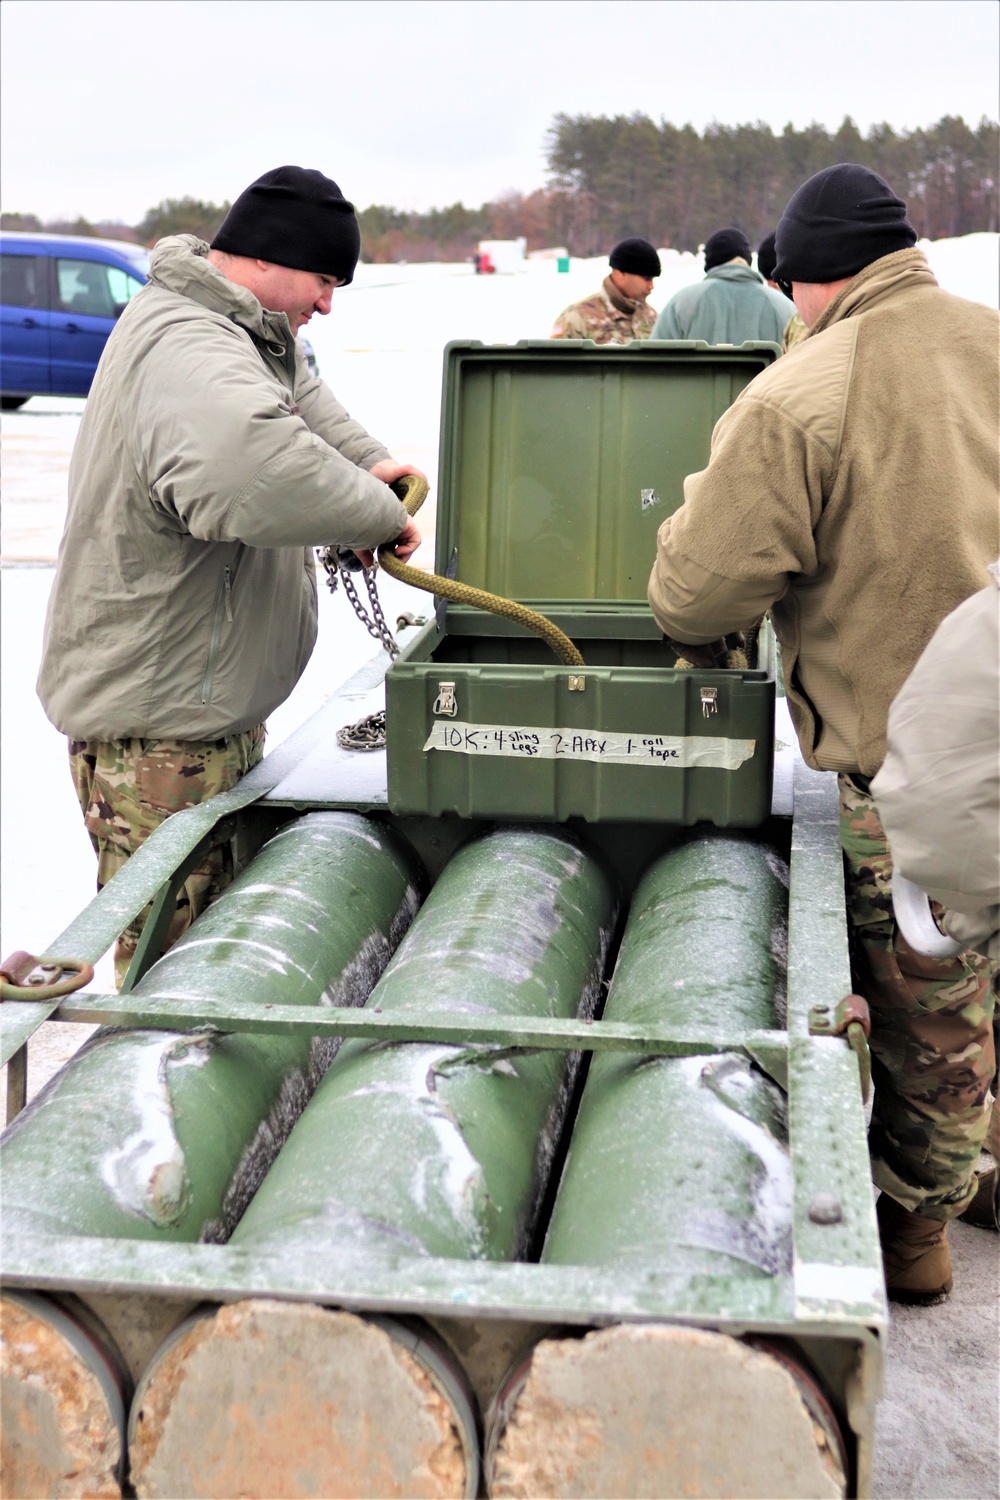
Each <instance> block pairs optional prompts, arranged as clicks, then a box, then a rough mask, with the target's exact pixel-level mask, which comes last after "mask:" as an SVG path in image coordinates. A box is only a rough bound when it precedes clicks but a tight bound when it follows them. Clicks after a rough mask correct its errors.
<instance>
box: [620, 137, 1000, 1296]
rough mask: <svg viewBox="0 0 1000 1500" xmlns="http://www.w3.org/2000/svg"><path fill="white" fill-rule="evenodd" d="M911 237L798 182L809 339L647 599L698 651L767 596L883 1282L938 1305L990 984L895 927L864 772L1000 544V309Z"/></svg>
mask: <svg viewBox="0 0 1000 1500" xmlns="http://www.w3.org/2000/svg"><path fill="white" fill-rule="evenodd" d="M915 242H916V235H915V233H914V231H913V229H912V228H911V226H910V224H909V223H908V222H907V219H906V208H905V204H903V203H902V202H901V201H900V200H899V199H898V198H896V197H895V196H894V194H893V193H892V190H891V189H890V188H889V187H888V185H887V184H886V183H885V182H884V181H883V180H882V179H881V178H880V177H878V176H877V175H876V174H875V173H874V172H871V171H869V170H868V169H867V168H865V167H861V166H855V165H850V164H841V165H839V166H835V167H828V168H826V169H825V170H824V171H822V172H819V173H817V174H816V176H814V177H812V178H810V179H809V181H808V182H806V183H805V184H804V185H803V186H802V187H801V188H799V190H798V191H797V192H796V193H795V194H794V196H793V197H792V199H791V201H790V202H789V204H788V207H787V208H786V210H785V213H784V215H783V217H782V219H781V222H780V224H779V226H778V230H777V250H778V263H777V266H776V268H775V278H776V280H777V281H778V283H779V284H780V285H782V290H787V291H788V292H789V293H790V294H791V295H792V296H793V298H794V301H795V305H796V307H797V309H798V311H799V312H800V313H801V315H802V317H803V319H804V321H805V323H806V324H807V325H808V326H809V334H808V336H807V337H806V338H805V339H804V340H803V341H802V342H801V343H800V344H798V345H797V346H796V347H795V348H794V349H793V350H792V351H791V352H790V353H789V354H788V355H787V356H786V358H784V359H782V360H780V361H778V363H776V364H775V365H773V366H771V367H770V368H769V369H768V370H767V371H765V372H764V373H763V374H762V375H760V376H759V377H758V378H757V379H756V380H755V381H753V382H752V383H751V385H749V386H748V387H747V388H746V389H745V390H744V391H743V392H742V394H741V395H740V397H739V398H738V400H737V401H735V402H734V404H733V405H732V407H731V408H730V409H729V410H728V411H727V412H726V414H725V415H724V416H723V417H722V418H721V419H720V421H719V423H718V424H717V426H716V429H715V432H714V434H713V439H712V452H711V458H710V461H709V465H708V467H707V468H706V469H705V470H703V471H702V472H701V473H699V474H692V475H691V476H690V477H689V478H688V480H687V481H686V484H685V490H684V504H683V506H682V507H681V508H680V510H679V511H678V512H677V513H676V514H675V515H674V516H673V517H671V518H670V519H669V520H668V521H666V522H665V523H664V525H663V526H662V527H661V528H660V532H659V538H658V546H657V558H656V563H655V566H654V568H653V572H652V576H651V578H650V583H649V602H650V605H651V606H652V609H653V612H654V614H655V615H656V618H657V620H658V621H659V623H660V625H661V627H662V629H663V630H664V631H665V632H666V633H667V635H668V636H670V637H671V638H673V639H674V640H676V641H679V642H683V643H685V651H684V654H685V656H687V657H688V658H689V659H691V658H692V656H694V657H696V658H697V654H698V652H697V648H698V646H699V645H704V644H705V643H709V642H714V641H717V640H718V638H719V637H721V636H723V635H725V634H726V633H727V632H729V631H733V630H738V629H741V628H743V627H746V626H748V625H750V624H752V623H753V622H754V621H755V620H757V619H759V617H760V616H761V615H762V614H763V613H764V612H765V611H767V610H770V611H771V617H772V619H773V622H774V626H775V630H776V633H777V635H778V639H779V641H780V643H781V650H782V662H783V668H784V679H785V685H786V690H787V693H788V699H789V707H790V709H791V713H792V718H793V720H794V723H795V727H796V730H797V732H798V737H799V741H800V744H801V748H802V754H803V756H804V758H805V760H806V761H807V762H808V764H809V765H811V766H813V767H815V768H816V769H818V770H826V771H836V772H837V773H838V774H839V777H840V784H841V819H842V824H841V826H842V840H843V844H844V850H845V855H846V864H847V896H848V914H849V920H850V922H851V926H852V933H853V938H854V953H855V964H856V978H855V982H856V984H857V986H858V988H859V990H860V992H861V993H862V994H864V995H865V997H866V999H867V1000H868V1002H869V1005H870V1007H871V1011H872V1037H871V1044H872V1053H873V1064H874V1068H875V1082H876V1103H875V1113H874V1116H873V1119H872V1126H871V1132H870V1136H869V1146H870V1150H871V1157H872V1169H873V1177H874V1180H875V1183H876V1185H877V1186H878V1187H879V1188H881V1190H882V1196H881V1197H880V1199H879V1203H878V1217H879V1229H880V1234H881V1238H882V1248H883V1259H884V1263H885V1269H886V1280H887V1285H888V1290H889V1295H890V1296H891V1297H893V1298H895V1299H896V1300H903V1301H917V1302H930V1301H935V1300H939V1299H940V1298H941V1297H943V1296H945V1295H946V1294H947V1292H948V1291H949V1290H950V1288H951V1269H950V1258H949V1253H948V1242H947V1238H946V1223H947V1220H948V1219H949V1218H953V1217H955V1216H957V1215H958V1214H960V1213H962V1212H963V1210H964V1209H965V1208H966V1206H967V1205H968V1203H969V1202H970V1200H971V1199H972V1197H973V1195H974V1194H975V1192H976V1177H975V1166H976V1162H977V1159H978V1156H979V1151H980V1147H981V1145H982V1143H983V1140H984V1138H985V1134H986V1129H987V1124H988V1119H989V1106H990V1094H989V1086H990V1082H991V1079H992V1074H993V1040H992V1031H991V1025H990V1019H991V1014H992V1007H993V997H992V994H991V991H990V986H989V982H988V981H989V964H988V961H987V960H986V959H985V958H984V957H982V956H981V955H977V954H973V953H966V954H962V955H960V956H959V958H957V959H954V960H950V961H948V962H943V963H942V962H938V961H935V960H929V959H925V958H922V957H920V956H919V955H917V954H915V953H914V952H913V951H912V950H911V949H909V947H908V946H907V944H906V942H905V940H904V939H903V938H902V936H901V935H900V934H899V933H898V932H897V930H896V925H895V922H894V919H893V912H892V901H891V893H890V887H891V860H890V857H889V852H888V846H887V844H886V840H885V835H884V832H883V830H882V827H881V824H880V821H879V817H878V810H877V808H876V805H875V801H874V799H873V798H872V796H871V792H870V787H869V783H870V780H871V778H872V777H873V776H874V774H875V773H876V771H878V769H879V767H880V765H881V764H882V760H883V757H884V755H885V744H886V721H887V716H888V711H889V705H890V704H891V702H892V700H893V698H894V697H895V696H896V694H897V692H898V691H899V689H900V688H901V687H902V685H903V683H904V682H905V680H906V678H907V676H908V675H909V673H910V671H911V670H912V668H913V666H914V664H915V662H916V660H917V658H918V657H919V656H920V654H921V652H922V651H923V649H924V647H925V646H926V644H927V642H928V641H929V640H930V638H931V636H932V635H933V633H934V631H935V629H936V628H937V626H938V624H939V623H940V622H941V620H943V619H944V617H945V616H946V615H948V614H949V613H950V612H951V611H952V610H953V609H954V608H955V607H956V606H957V605H958V604H960V603H961V602H962V600H963V599H966V598H967V597H968V596H969V595H971V594H974V593H976V592H977V590H978V589H980V588H981V587H982V581H983V574H984V570H985V568H986V567H987V566H988V564H989V563H990V562H991V561H992V560H993V559H994V558H995V557H996V555H997V550H998V541H1000V535H998V533H1000V520H998V503H997V496H998V454H997V432H998V424H1000V410H998V388H1000V380H998V374H1000V372H998V361H997V341H998V334H1000V319H998V316H997V314H996V313H995V312H993V311H992V310H990V309H988V308H986V307H984V306H980V305H979V304H977V303H971V302H966V301H963V300H961V299H960V298H957V297H952V296H950V295H949V294H948V293H946V292H943V291H942V290H941V289H940V288H939V287H938V285H937V282H936V281H935V278H934V276H933V274H932V272H931V270H930V267H929V266H928V264H927V260H926V257H925V256H924V255H923V253H922V252H921V251H920V250H918V249H916V248H914V247H915ZM706 649H707V648H706ZM713 659H714V657H713V656H712V654H711V653H709V655H708V656H707V657H706V662H710V661H711V660H713ZM928 795H933V789H929V792H928Z"/></svg>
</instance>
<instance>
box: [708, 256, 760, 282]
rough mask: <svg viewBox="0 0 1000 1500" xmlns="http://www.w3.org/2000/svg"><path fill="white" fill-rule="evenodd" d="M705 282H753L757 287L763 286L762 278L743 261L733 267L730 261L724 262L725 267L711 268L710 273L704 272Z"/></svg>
mask: <svg viewBox="0 0 1000 1500" xmlns="http://www.w3.org/2000/svg"><path fill="white" fill-rule="evenodd" d="M705 280H706V281H755V282H756V283H757V285H758V286H763V285H764V278H763V276H762V275H761V274H760V272H759V271H755V270H754V268H753V266H748V265H747V264H746V262H745V261H741V262H740V264H739V265H738V266H737V265H733V263H732V261H728V260H727V261H726V263H725V265H722V266H713V267H712V269H711V270H710V271H706V272H705Z"/></svg>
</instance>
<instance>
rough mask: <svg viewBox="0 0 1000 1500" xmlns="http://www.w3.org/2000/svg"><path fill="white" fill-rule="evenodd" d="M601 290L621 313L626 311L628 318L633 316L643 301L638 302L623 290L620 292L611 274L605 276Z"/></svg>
mask: <svg viewBox="0 0 1000 1500" xmlns="http://www.w3.org/2000/svg"><path fill="white" fill-rule="evenodd" d="M601 291H602V292H603V293H604V295H605V297H607V299H608V301H609V302H610V303H611V306H612V307H614V308H617V310H618V311H619V312H620V313H624V314H625V316H626V318H631V317H632V316H633V314H634V313H635V312H636V311H637V310H638V308H640V307H641V306H642V303H641V302H636V301H634V300H633V298H631V297H626V296H625V294H624V293H623V292H620V291H619V290H618V288H617V287H616V286H615V284H614V282H613V281H612V280H611V277H610V276H605V278H604V284H603V285H602V287H601Z"/></svg>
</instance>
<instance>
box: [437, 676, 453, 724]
mask: <svg viewBox="0 0 1000 1500" xmlns="http://www.w3.org/2000/svg"><path fill="white" fill-rule="evenodd" d="M434 712H435V713H436V714H447V715H448V718H449V719H453V718H454V717H455V715H456V714H457V713H458V701H457V699H456V697H455V684H454V683H453V682H439V683H438V695H437V697H436V698H435V699H434Z"/></svg>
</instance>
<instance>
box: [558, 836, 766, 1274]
mask: <svg viewBox="0 0 1000 1500" xmlns="http://www.w3.org/2000/svg"><path fill="white" fill-rule="evenodd" d="M782 873H783V871H782V868H781V865H780V862H779V861H778V860H777V858H776V856H775V855H774V854H773V852H772V851H771V850H769V849H767V848H766V847H764V846H763V845H760V844H754V843H751V842H750V841H749V840H747V839H743V838H738V837H733V836H731V835H725V834H715V833H710V834H706V835H703V836H702V837H699V838H696V839H692V840H690V841H689V842H688V843H686V844H684V845H682V846H681V847H680V848H678V849H674V850H671V851H670V852H669V853H668V854H665V855H664V856H662V857H661V858H660V859H659V860H657V861H656V863H655V864H654V865H653V866H652V867H651V869H650V870H649V871H648V872H647V874H646V875H645V877H644V878H643V879H642V881H641V882H640V884H639V887H638V889H637V891H636V894H635V897H634V900H633V903H632V910H631V914H630V916H629V920H628V925H627V927H626V929H625V935H624V938H623V939H622V946H621V952H620V954H619V957H618V963H617V965H616V967H615V972H614V976H613V978H612V981H611V988H610V991H609V993H608V1003H607V1006H606V1008H605V1012H604V1015H605V1019H606V1020H609V1021H629V1022H646V1023H655V1024H658V1025H669V1026H676V1027H678V1028H691V1029H697V1030H699V1031H701V1032H702V1033H704V1032H706V1031H707V1032H709V1033H710V1032H711V1030H712V1028H713V1026H715V1027H718V1028H720V1029H723V1028H724V1029H725V1030H727V1031H730V1032H731V1031H732V1029H733V1028H734V1026H735V1027H739V1026H745V1027H747V1028H748V1029H750V1028H755V1027H767V1026H772V1025H774V1024H775V1008H776V1001H777V998H778V997H780V995H781V994H782V993H783V990H784V978H785V958H784V955H785V952H786V942H785V931H786V929H785V923H786V916H787V890H786V887H785V885H784V884H783V882H782V879H781V875H782ZM790 1235H791V1170H790V1166H789V1161H788V1149H787V1128H786V1123H785V1106H784V1100H783V1097H782V1095H781V1092H780V1090H779V1089H778V1088H777V1087H776V1086H775V1085H774V1084H772V1083H771V1082H770V1081H769V1080H768V1079H767V1078H765V1077H764V1076H763V1074H760V1073H758V1072H757V1070H756V1069H755V1068H754V1067H753V1065H752V1064H751V1063H749V1061H748V1060H747V1059H745V1058H743V1057H741V1056H739V1055H738V1054H722V1055H716V1056H711V1057H690V1058H662V1057H657V1058H641V1057H637V1056H635V1055H634V1054H632V1055H629V1054H622V1053H614V1054H611V1053H609V1054H605V1055H604V1056H602V1057H595V1059H594V1062H593V1066H592V1067H591V1070H590V1075H589V1077H588V1079H587V1086H586V1088H585V1089H584V1092H583V1098H582V1100H581V1104H580V1112H579V1115H578V1118H577V1120H576V1124H575V1126H574V1130H573V1137H572V1140H571V1142H570V1149H569V1154H568V1157H567V1160H566V1165H565V1169H564V1171H563V1176H562V1181H561V1183H560V1185H559V1193H558V1197H557V1199H556V1204H555V1208H554V1211H553V1215H552V1221H551V1223H550V1225H549V1229H548V1234H547V1238H546V1243H545V1250H544V1256H543V1258H544V1259H545V1260H547V1261H553V1262H555V1263H561V1264H584V1265H607V1266H611V1265H614V1264H615V1263H616V1262H618V1261H620V1260H622V1259H623V1258H628V1259H630V1260H641V1261H642V1262H643V1263H645V1264H648V1265H651V1266H657V1267H660V1268H667V1267H669V1269H671V1270H673V1271H678V1272H684V1273H687V1274H691V1275H705V1274H713V1273H714V1274H724V1275H739V1276H767V1275H770V1274H772V1273H773V1272H774V1271H776V1270H778V1269H782V1268H784V1267H785V1266H786V1265H787V1263H788V1256H789V1253H790Z"/></svg>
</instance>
